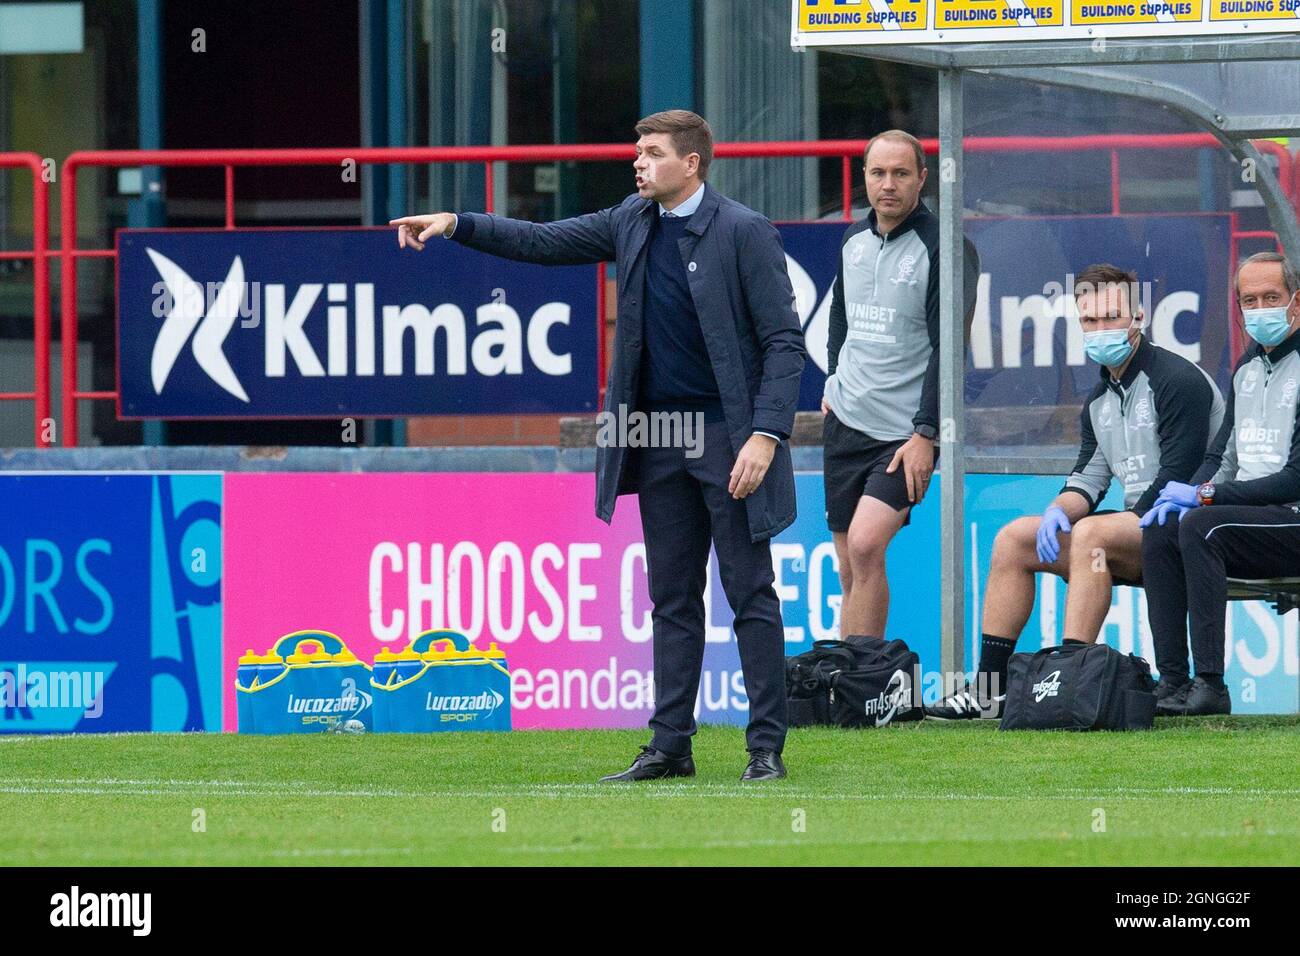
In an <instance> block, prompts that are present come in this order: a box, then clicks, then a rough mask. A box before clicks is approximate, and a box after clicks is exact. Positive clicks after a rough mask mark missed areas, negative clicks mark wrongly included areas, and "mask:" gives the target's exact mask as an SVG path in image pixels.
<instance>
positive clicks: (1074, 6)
mask: <svg viewBox="0 0 1300 956" xmlns="http://www.w3.org/2000/svg"><path fill="white" fill-rule="evenodd" d="M1203 12H1204V4H1203V3H1202V2H1201V0H1120V2H1108V0H1070V17H1071V19H1072V20H1073V22H1074V23H1079V24H1085V23H1086V24H1090V25H1091V24H1097V23H1200V22H1201V16H1202V14H1203Z"/></svg>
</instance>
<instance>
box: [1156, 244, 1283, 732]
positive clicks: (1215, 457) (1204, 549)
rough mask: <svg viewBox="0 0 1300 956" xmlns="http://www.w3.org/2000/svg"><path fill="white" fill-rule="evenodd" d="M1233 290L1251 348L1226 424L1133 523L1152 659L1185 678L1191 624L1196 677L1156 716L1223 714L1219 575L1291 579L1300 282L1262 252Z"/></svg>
mask: <svg viewBox="0 0 1300 956" xmlns="http://www.w3.org/2000/svg"><path fill="white" fill-rule="evenodd" d="M1236 289H1237V302H1238V304H1239V305H1240V306H1241V315H1242V318H1243V319H1244V320H1245V325H1246V332H1247V334H1248V335H1249V336H1250V337H1251V339H1253V340H1254V342H1253V344H1252V345H1251V346H1250V347H1249V348H1247V349H1246V351H1245V352H1244V353H1243V354H1242V356H1241V358H1240V360H1238V362H1237V365H1236V367H1235V368H1234V369H1233V372H1232V392H1231V393H1230V394H1229V396H1228V412H1227V417H1226V418H1225V419H1224V421H1223V426H1222V428H1220V429H1219V433H1218V435H1217V436H1216V437H1215V439H1214V442H1213V443H1212V445H1211V446H1210V450H1209V453H1208V454H1207V455H1206V456H1205V460H1204V462H1203V463H1202V464H1201V467H1200V468H1199V470H1197V471H1196V473H1195V474H1194V475H1192V476H1190V480H1189V481H1188V482H1187V483H1183V482H1182V481H1172V482H1170V483H1168V484H1165V485H1162V486H1161V492H1160V497H1159V499H1157V502H1156V505H1155V507H1153V508H1152V510H1151V511H1150V512H1149V513H1148V514H1147V515H1146V517H1145V518H1144V519H1143V521H1142V524H1143V526H1144V527H1143V533H1142V560H1143V562H1144V563H1145V564H1146V567H1147V569H1148V571H1149V572H1150V573H1149V578H1150V584H1149V585H1148V587H1147V609H1148V611H1149V612H1150V616H1151V634H1152V637H1153V639H1154V640H1155V645H1156V657H1157V659H1160V658H1161V657H1162V656H1163V657H1164V658H1166V659H1170V660H1173V659H1174V658H1175V657H1176V658H1177V660H1178V664H1180V665H1181V668H1182V673H1183V674H1184V675H1186V674H1187V629H1188V619H1189V614H1190V620H1191V641H1192V659H1193V662H1194V663H1195V665H1196V679H1195V680H1187V679H1186V677H1184V681H1183V686H1182V687H1181V688H1180V689H1179V691H1178V693H1176V694H1174V695H1173V696H1171V697H1167V698H1166V699H1164V700H1162V701H1160V702H1159V703H1157V705H1156V713H1157V714H1163V715H1165V716H1187V717H1194V716H1200V715H1204V714H1227V713H1230V712H1231V710H1232V701H1231V697H1230V695H1229V694H1228V688H1227V686H1226V685H1225V684H1224V682H1223V668H1224V660H1225V658H1226V656H1227V655H1226V653H1225V651H1226V647H1225V633H1224V618H1225V612H1226V609H1227V602H1228V578H1230V577H1235V578H1273V577H1285V576H1291V575H1295V574H1300V419H1298V418H1297V416H1296V393H1297V391H1300V334H1297V330H1300V302H1297V296H1296V293H1297V292H1298V291H1300V277H1297V275H1296V271H1295V269H1294V268H1293V267H1292V265H1291V264H1290V263H1289V262H1288V261H1287V260H1286V259H1285V258H1283V257H1282V256H1280V255H1278V254H1277V253H1275V252H1261V253H1259V254H1258V255H1254V256H1251V257H1250V258H1249V259H1247V260H1246V261H1245V262H1243V263H1242V264H1241V267H1240V268H1239V269H1238V270H1237V278H1236ZM1161 671H1162V673H1163V671H1164V668H1163V666H1162V667H1161Z"/></svg>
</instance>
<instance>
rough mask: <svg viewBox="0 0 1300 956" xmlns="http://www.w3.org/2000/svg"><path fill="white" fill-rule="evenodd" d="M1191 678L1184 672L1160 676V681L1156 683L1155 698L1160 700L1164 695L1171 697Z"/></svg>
mask: <svg viewBox="0 0 1300 956" xmlns="http://www.w3.org/2000/svg"><path fill="white" fill-rule="evenodd" d="M1191 682H1192V680H1191V678H1190V677H1188V676H1187V675H1185V674H1181V675H1180V674H1171V675H1169V676H1168V677H1162V678H1160V683H1158V684H1156V690H1155V694H1156V700H1157V701H1162V700H1164V699H1165V698H1166V697H1173V696H1174V694H1176V693H1178V692H1179V691H1180V690H1182V689H1183V686H1184V685H1186V684H1190V683H1191Z"/></svg>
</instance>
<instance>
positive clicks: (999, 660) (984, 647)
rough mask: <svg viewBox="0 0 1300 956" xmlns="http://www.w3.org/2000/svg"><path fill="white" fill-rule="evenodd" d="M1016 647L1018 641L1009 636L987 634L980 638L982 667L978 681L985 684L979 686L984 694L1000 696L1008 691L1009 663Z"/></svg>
mask: <svg viewBox="0 0 1300 956" xmlns="http://www.w3.org/2000/svg"><path fill="white" fill-rule="evenodd" d="M1015 649H1016V642H1015V641H1014V640H1012V639H1011V638H1009V637H994V636H993V635H992V634H985V635H983V636H982V638H981V639H980V668H979V671H978V673H977V674H976V682H977V684H978V683H983V684H984V686H983V687H980V688H978V689H979V690H980V691H981V692H982V693H983V695H984V696H987V697H999V696H1001V695H1002V694H1005V693H1006V690H1007V663H1008V662H1009V661H1010V660H1011V652H1012V651H1014V650H1015Z"/></svg>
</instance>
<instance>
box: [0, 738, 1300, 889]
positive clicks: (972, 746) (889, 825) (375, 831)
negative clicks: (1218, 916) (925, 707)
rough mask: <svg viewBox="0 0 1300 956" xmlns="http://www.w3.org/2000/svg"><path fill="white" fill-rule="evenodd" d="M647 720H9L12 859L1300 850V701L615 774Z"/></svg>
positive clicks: (949, 856)
mask: <svg viewBox="0 0 1300 956" xmlns="http://www.w3.org/2000/svg"><path fill="white" fill-rule="evenodd" d="M645 740H646V733H645V732H644V731H561V732H554V731H552V732H541V731H528V732H516V733H511V734H469V733H464V734H462V733H451V734H432V735H411V736H406V735H396V734H394V735H388V734H384V735H374V736H339V735H321V736H294V737H241V736H235V735H232V734H187V735H178V734H139V735H134V734H132V735H122V736H98V735H85V736H69V737H53V738H51V737H3V738H0V768H3V770H2V772H0V862H3V863H6V864H36V865H43V864H61V865H87V864H90V865H97V864H117V865H121V864H126V865H130V864H152V865H158V864H161V865H178V864H179V865H189V864H194V865H207V866H214V865H215V866H219V865H228V864H272V865H285V864H331V865H348V864H397V865H407V864H421V865H424V864H435V865H436V864H533V865H536V864H540V865H545V866H555V865H565V864H576V865H591V864H596V865H602V864H866V865H891V864H897V865H909V864H934V865H943V866H952V865H961V864H992V865H999V864H1018V865H1066V864H1092V865H1126V864H1141V865H1148V866H1149V865H1187V864H1215V865H1251V866H1259V865H1277V864H1288V865H1292V866H1294V865H1296V864H1300V775H1298V774H1297V764H1298V763H1300V717H1233V718H1201V719H1193V720H1185V721H1178V722H1174V721H1157V728H1156V730H1154V731H1152V732H1148V733H1134V734H1106V733H1097V734H1068V733H1046V734H1045V733H1025V732H1020V733H1000V732H998V731H997V730H996V729H995V728H994V727H993V726H992V725H990V724H988V723H984V722H975V723H961V724H940V723H935V722H933V721H926V722H924V723H921V724H910V725H903V726H899V727H893V728H887V729H884V730H872V731H841V730H833V729H820V728H819V729H805V730H796V731H792V732H791V734H790V739H789V741H788V743H787V746H786V752H785V758H786V762H787V765H788V766H789V769H790V777H789V779H787V780H784V781H780V782H777V783H774V784H759V785H754V784H749V785H742V784H741V783H740V782H739V779H738V778H739V775H740V771H741V769H742V768H743V766H744V758H745V754H744V749H743V748H744V739H743V735H742V733H741V731H740V730H739V729H736V728H729V727H705V728H702V729H701V731H700V733H699V735H698V736H697V738H696V741H695V759H696V765H697V767H698V774H699V775H698V776H697V777H696V778H695V779H694V780H692V781H688V782H675V781H673V782H662V783H651V784H641V785H620V786H610V785H598V784H595V783H594V782H593V781H595V780H596V778H598V777H599V776H601V775H602V774H605V773H609V772H612V771H615V770H620V769H622V768H623V767H625V766H626V765H627V763H628V762H629V761H630V759H631V758H632V756H633V755H634V754H635V753H636V750H637V746H638V745H639V744H641V743H642V742H644V741H645Z"/></svg>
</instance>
